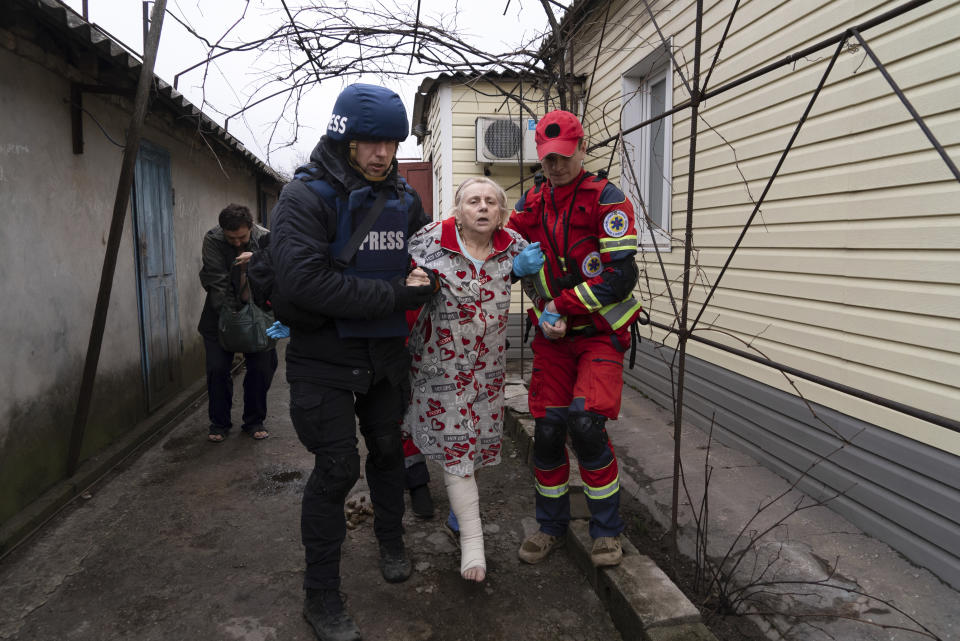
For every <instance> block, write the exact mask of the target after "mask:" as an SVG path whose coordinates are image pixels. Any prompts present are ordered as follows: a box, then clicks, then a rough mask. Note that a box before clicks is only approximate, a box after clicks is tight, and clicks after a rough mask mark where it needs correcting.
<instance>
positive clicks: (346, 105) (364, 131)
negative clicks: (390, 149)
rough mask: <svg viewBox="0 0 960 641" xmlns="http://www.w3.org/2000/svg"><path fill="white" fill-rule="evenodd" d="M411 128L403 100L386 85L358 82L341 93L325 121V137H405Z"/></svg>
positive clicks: (376, 138) (340, 139) (356, 138)
mask: <svg viewBox="0 0 960 641" xmlns="http://www.w3.org/2000/svg"><path fill="white" fill-rule="evenodd" d="M409 129H410V127H409V124H408V123H407V109H406V107H404V106H403V101H402V100H400V96H398V95H397V94H396V93H394V92H393V91H390V90H389V89H387V88H386V87H378V86H376V85H365V84H362V83H357V84H353V85H350V86H349V87H347V88H346V89H344V90H343V91H341V92H340V95H339V96H337V102H336V104H334V105H333V114H332V115H331V116H330V122H329V123H327V137H328V138H331V139H333V140H337V141H343V140H399V141H402V140H405V139H406V138H407V132H408V131H409Z"/></svg>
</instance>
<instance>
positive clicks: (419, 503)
mask: <svg viewBox="0 0 960 641" xmlns="http://www.w3.org/2000/svg"><path fill="white" fill-rule="evenodd" d="M410 506H411V507H413V513H414V514H415V515H416V516H418V517H420V518H421V519H432V518H433V497H432V496H430V486H429V485H420V486H418V487H415V488H411V490H410Z"/></svg>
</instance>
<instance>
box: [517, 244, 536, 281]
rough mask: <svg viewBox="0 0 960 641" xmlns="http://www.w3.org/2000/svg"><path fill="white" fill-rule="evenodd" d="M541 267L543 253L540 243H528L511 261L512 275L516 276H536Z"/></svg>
mask: <svg viewBox="0 0 960 641" xmlns="http://www.w3.org/2000/svg"><path fill="white" fill-rule="evenodd" d="M541 267H543V252H542V251H540V243H530V244H529V245H527V246H526V247H524V248H523V251H522V252H520V253H519V254H517V257H516V258H514V259H513V273H514V274H516V275H517V276H520V277H523V276H529V275H530V274H536V273H537V272H538V271H540V268H541Z"/></svg>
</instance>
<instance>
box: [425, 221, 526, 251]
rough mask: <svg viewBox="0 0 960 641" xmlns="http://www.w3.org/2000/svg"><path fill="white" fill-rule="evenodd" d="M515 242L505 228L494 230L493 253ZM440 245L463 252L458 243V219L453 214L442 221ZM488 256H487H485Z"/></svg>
mask: <svg viewBox="0 0 960 641" xmlns="http://www.w3.org/2000/svg"><path fill="white" fill-rule="evenodd" d="M512 244H513V236H511V235H510V234H508V233H507V232H506V231H505V230H503V229H497V230H496V231H494V232H493V253H494V254H499V253H500V252H502V251H504V250H505V249H506V248H507V247H509V246H510V245H512ZM440 246H441V247H443V248H444V249H447V250H449V251H452V252H456V253H458V254H462V253H463V252H462V251H461V250H460V245H459V244H458V243H457V220H456V218H454V217H453V216H450V217H448V218H445V219H443V221H442V222H441V223H440ZM484 258H486V256H484Z"/></svg>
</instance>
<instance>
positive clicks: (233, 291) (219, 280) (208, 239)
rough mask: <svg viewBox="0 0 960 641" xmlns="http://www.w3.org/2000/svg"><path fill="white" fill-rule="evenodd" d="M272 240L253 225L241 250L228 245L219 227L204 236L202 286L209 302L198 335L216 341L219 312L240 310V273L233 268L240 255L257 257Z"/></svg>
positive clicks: (266, 233)
mask: <svg viewBox="0 0 960 641" xmlns="http://www.w3.org/2000/svg"><path fill="white" fill-rule="evenodd" d="M269 237H270V232H268V231H267V230H266V229H265V228H263V227H261V226H260V225H257V224H254V226H253V228H252V229H251V230H250V242H249V243H248V244H247V246H246V247H243V248H241V249H239V250H238V249H235V248H234V247H233V246H232V245H231V244H230V243H228V242H227V239H226V238H225V237H224V235H223V230H222V229H220V225H217V226H216V227H214V228H213V229H211V230H210V231H208V232H207V233H206V234H204V236H203V250H202V252H201V255H202V257H203V267H202V268H201V269H200V284H201V285H203V288H204V289H205V290H206V291H207V298H206V300H204V302H203V311H202V312H200V322H199V323H198V324H197V331H199V332H200V334H202V335H203V336H204V338H210V339H212V340H217V323H218V322H219V320H220V309H221V308H222V307H223V306H224V305H229V306H230V307H231V308H232V309H239V308H240V298H239V290H240V271H241V270H240V268H239V267H234V265H233V260H234V259H235V258H236V257H237V255H238V254H239V253H240V252H245V251H249V252H254V253H257V252H258V251H259V250H260V249H261V248H262V247H264V246H265V245H266V244H267V242H268V239H269Z"/></svg>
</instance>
